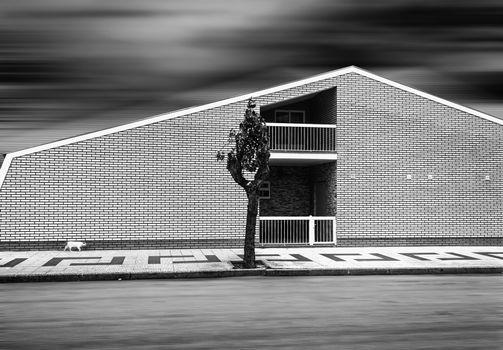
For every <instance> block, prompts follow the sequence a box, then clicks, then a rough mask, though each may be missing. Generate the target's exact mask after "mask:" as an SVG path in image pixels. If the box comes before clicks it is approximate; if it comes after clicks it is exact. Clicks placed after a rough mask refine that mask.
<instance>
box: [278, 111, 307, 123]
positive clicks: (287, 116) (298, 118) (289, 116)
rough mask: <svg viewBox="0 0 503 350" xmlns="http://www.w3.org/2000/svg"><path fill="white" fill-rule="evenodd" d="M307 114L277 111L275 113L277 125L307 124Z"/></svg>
mask: <svg viewBox="0 0 503 350" xmlns="http://www.w3.org/2000/svg"><path fill="white" fill-rule="evenodd" d="M305 119H306V112H304V111H294V110H283V109H277V110H276V111H275V113H274V121H275V122H276V123H305Z"/></svg>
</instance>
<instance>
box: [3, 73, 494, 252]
mask: <svg viewBox="0 0 503 350" xmlns="http://www.w3.org/2000/svg"><path fill="white" fill-rule="evenodd" d="M334 86H337V104H336V105H337V123H338V128H337V137H338V140H337V147H338V161H337V169H336V172H337V179H336V182H337V204H336V205H337V208H336V209H337V233H338V242H339V243H340V244H341V245H348V244H351V245H358V244H362V242H363V244H367V245H371V244H376V245H385V244H409V243H410V242H414V244H456V243H458V242H460V243H459V244H470V243H474V242H475V243H477V244H486V243H487V244H490V243H494V242H501V237H502V234H501V227H502V224H503V219H502V218H501V212H502V209H503V208H502V200H501V198H503V179H502V176H503V172H502V170H503V169H502V164H503V147H502V146H503V132H502V131H503V129H502V126H500V125H497V124H495V123H492V122H490V121H487V120H484V119H481V118H479V117H476V116H472V115H470V114H467V113H465V112H461V111H459V110H456V109H453V108H451V107H447V106H444V105H441V104H438V103H436V102H432V101H430V100H427V99H425V98H422V97H419V96H416V95H413V94H411V93H408V92H405V91H402V90H400V89H397V88H394V87H391V86H388V85H385V84H383V83H380V82H377V81H374V80H372V79H370V78H366V77H364V76H360V75H358V74H355V73H351V74H346V75H342V76H339V77H336V78H330V79H326V80H323V81H319V82H315V83H310V84H306V85H303V86H300V87H295V88H291V89H286V90H283V91H280V92H276V93H271V94H269V95H265V96H260V97H259V98H258V103H259V104H260V105H269V104H273V103H278V102H281V101H285V100H288V99H291V98H295V97H298V96H302V95H304V94H308V93H313V92H316V91H322V90H326V89H328V88H331V87H334ZM245 106H246V101H242V102H240V103H234V104H230V105H227V106H222V107H218V108H213V109H211V110H207V111H203V112H198V113H194V114H191V115H187V116H182V117H178V118H175V119H171V120H166V121H163V122H159V123H155V124H151V125H148V126H143V127H138V128H135V129H131V130H127V131H123V132H118V133H115V134H110V135H106V136H102V137H98V138H95V139H91V140H87V141H81V142H77V143H74V144H70V145H66V146H61V147H58V148H54V149H49V150H46V151H41V152H38V153H35V154H29V155H26V156H22V157H19V158H15V159H14V160H13V162H12V164H11V168H10V170H9V172H8V174H7V177H6V179H5V182H4V185H3V187H2V189H1V190H0V247H2V248H0V249H31V248H51V247H55V246H59V245H60V244H61V242H63V241H66V240H68V239H75V240H85V241H87V242H89V243H90V247H94V248H103V247H148V246H154V247H166V248H167V247H180V246H184V247H204V246H206V247H210V246H219V247H222V246H239V245H241V243H242V237H243V234H242V233H243V232H244V225H245V215H246V196H245V195H244V192H243V191H242V189H241V188H239V187H238V186H237V185H236V184H235V183H234V182H233V181H232V179H231V177H230V175H229V174H228V173H227V170H226V169H225V164H223V163H219V162H217V161H216V160H215V153H216V151H217V150H218V149H220V148H221V147H222V144H223V143H224V141H225V140H226V137H227V134H228V131H229V129H231V128H235V127H236V126H237V125H238V124H239V122H240V120H241V118H242V115H243V111H244V108H245ZM408 174H410V175H412V179H410V180H407V178H406V176H407V175H408ZM429 174H431V175H433V178H432V179H431V180H428V178H427V176H428V175H429ZM486 175H489V176H490V181H484V180H483V179H484V177H485V176H486ZM332 187H333V188H334V189H335V185H334V186H332ZM331 196H332V197H333V198H335V196H334V195H333V193H332V194H331ZM114 242H116V243H114ZM408 242H409V243H408Z"/></svg>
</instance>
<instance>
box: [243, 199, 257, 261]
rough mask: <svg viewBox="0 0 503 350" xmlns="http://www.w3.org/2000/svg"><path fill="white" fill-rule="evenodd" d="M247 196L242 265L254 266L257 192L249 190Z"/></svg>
mask: <svg viewBox="0 0 503 350" xmlns="http://www.w3.org/2000/svg"><path fill="white" fill-rule="evenodd" d="M246 195H247V196H248V212H247V213H246V233H245V247H244V253H245V254H244V258H243V267H244V268H245V269H253V268H255V228H256V226H257V211H258V193H257V192H256V191H251V192H250V193H246Z"/></svg>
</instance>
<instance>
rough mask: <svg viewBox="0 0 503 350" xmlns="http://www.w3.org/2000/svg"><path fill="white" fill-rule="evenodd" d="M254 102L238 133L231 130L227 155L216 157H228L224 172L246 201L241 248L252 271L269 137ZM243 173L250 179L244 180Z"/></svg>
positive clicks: (267, 171)
mask: <svg viewBox="0 0 503 350" xmlns="http://www.w3.org/2000/svg"><path fill="white" fill-rule="evenodd" d="M255 106H256V104H255V101H254V100H253V99H252V98H250V99H249V100H248V105H247V108H246V111H245V115H244V119H243V121H242V122H241V124H239V130H238V131H235V130H231V132H230V133H229V143H231V144H234V145H233V147H232V149H231V150H230V152H228V153H227V155H225V153H224V152H222V151H219V152H218V153H217V159H218V160H224V159H225V158H226V157H227V170H229V172H230V173H231V175H232V178H233V179H234V181H235V182H236V183H237V184H238V185H240V186H241V187H243V189H244V190H245V192H246V196H247V197H248V211H247V215H246V232H245V244H244V259H243V262H244V265H243V266H244V267H245V268H254V267H255V229H256V225H257V211H258V202H259V188H260V185H261V184H262V182H263V181H264V180H266V179H267V177H268V176H269V157H270V153H269V137H268V134H267V126H266V123H265V121H264V119H263V118H262V117H261V116H260V114H258V113H257V112H255V110H254V108H255ZM244 172H247V173H249V174H250V175H249V176H253V179H252V180H248V179H246V177H245V174H244Z"/></svg>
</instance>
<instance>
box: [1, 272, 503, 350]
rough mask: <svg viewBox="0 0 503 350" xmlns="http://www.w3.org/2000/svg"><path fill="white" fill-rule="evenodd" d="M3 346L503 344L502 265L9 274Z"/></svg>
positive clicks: (479, 346)
mask: <svg viewBox="0 0 503 350" xmlns="http://www.w3.org/2000/svg"><path fill="white" fill-rule="evenodd" d="M0 348H1V349H268V348H274V349H400V350H404V349H436V350H437V349H456V350H461V349H485V350H487V349H503V275H476V276H470V275H445V276H442V275H435V276H348V277H345V276H342V277H341V276H337V277H331V276H328V277H284V278H273V277H256V278H255V277H254V278H227V279H210V280H208V279H204V280H203V279H194V280H166V281H163V280H148V281H112V282H65V283H26V284H23V283H20V284H3V285H0Z"/></svg>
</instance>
